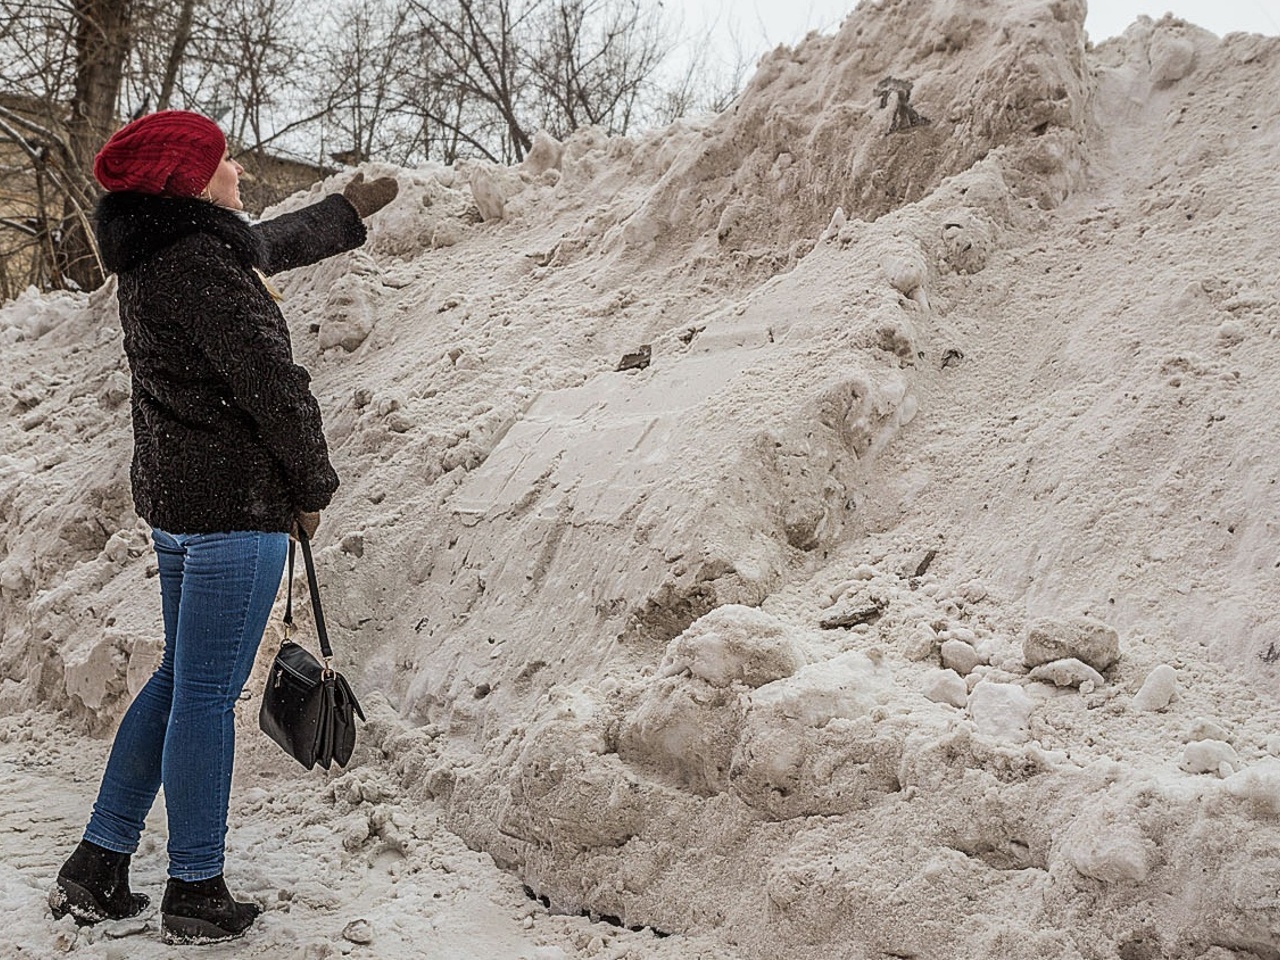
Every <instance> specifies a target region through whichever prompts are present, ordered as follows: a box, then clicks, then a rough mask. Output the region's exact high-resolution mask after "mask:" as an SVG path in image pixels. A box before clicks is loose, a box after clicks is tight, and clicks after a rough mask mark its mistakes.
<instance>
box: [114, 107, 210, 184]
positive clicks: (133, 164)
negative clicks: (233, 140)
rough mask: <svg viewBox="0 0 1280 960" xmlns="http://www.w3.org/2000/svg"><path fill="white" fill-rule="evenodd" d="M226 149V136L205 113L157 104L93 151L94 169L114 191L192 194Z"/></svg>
mask: <svg viewBox="0 0 1280 960" xmlns="http://www.w3.org/2000/svg"><path fill="white" fill-rule="evenodd" d="M226 149H227V140H226V137H224V136H223V135H222V131H221V130H219V129H218V125H217V124H216V123H214V122H213V121H212V120H210V119H209V118H208V117H202V116H200V114H198V113H188V112H187V111H186V110H161V111H160V112H159V113H149V114H147V115H146V116H145V117H139V118H138V119H137V120H134V121H133V122H131V123H128V124H125V125H124V126H123V127H121V128H120V129H119V130H117V131H116V132H115V133H114V134H112V136H111V139H110V140H108V141H107V142H106V144H105V145H104V146H103V147H102V149H101V150H99V151H98V155H97V156H96V157H94V160H93V175H94V177H96V178H97V180H98V182H99V183H100V184H102V185H103V186H104V187H106V188H107V189H108V190H110V191H111V192H112V193H118V192H120V191H122V190H132V191H134V192H136V193H167V194H169V195H171V196H178V197H195V196H199V194H200V192H201V191H202V190H204V188H205V187H207V186H208V185H209V181H210V180H212V179H213V175H214V173H215V172H216V171H217V169H218V164H219V163H221V162H222V155H223V153H224V152H225V151H226Z"/></svg>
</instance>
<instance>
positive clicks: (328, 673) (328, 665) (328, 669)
mask: <svg viewBox="0 0 1280 960" xmlns="http://www.w3.org/2000/svg"><path fill="white" fill-rule="evenodd" d="M332 661H333V657H325V658H324V673H322V674H321V676H322V677H324V679H326V680H328V679H329V678H330V677H332V676H333V663H332Z"/></svg>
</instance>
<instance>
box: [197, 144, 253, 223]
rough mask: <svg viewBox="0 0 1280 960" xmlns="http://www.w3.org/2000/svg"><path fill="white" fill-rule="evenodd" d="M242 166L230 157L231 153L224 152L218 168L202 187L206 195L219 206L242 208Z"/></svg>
mask: <svg viewBox="0 0 1280 960" xmlns="http://www.w3.org/2000/svg"><path fill="white" fill-rule="evenodd" d="M242 173H244V167H242V166H240V164H238V163H236V162H235V161H234V160H232V159H231V154H229V153H224V154H223V155H222V162H221V163H219V164H218V169H217V170H215V171H214V172H213V179H212V180H210V181H209V185H208V186H207V187H205V188H204V192H205V194H206V196H208V198H209V199H210V200H212V201H213V202H214V203H216V204H217V205H218V206H220V207H226V208H227V209H229V210H243V209H244V204H243V203H241V202H240V174H242Z"/></svg>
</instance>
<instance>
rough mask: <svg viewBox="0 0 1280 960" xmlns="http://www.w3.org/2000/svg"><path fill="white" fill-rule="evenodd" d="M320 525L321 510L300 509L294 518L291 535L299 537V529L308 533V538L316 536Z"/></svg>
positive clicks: (294, 537)
mask: <svg viewBox="0 0 1280 960" xmlns="http://www.w3.org/2000/svg"><path fill="white" fill-rule="evenodd" d="M319 527H320V511H319V510H316V511H314V512H312V511H305V510H299V511H298V513H297V515H296V516H295V517H294V518H293V529H292V530H290V531H289V536H291V537H293V539H295V540H297V539H298V531H299V530H301V531H302V532H303V533H305V534H306V535H307V539H308V540H312V539H314V538H315V535H316V530H318V529H319Z"/></svg>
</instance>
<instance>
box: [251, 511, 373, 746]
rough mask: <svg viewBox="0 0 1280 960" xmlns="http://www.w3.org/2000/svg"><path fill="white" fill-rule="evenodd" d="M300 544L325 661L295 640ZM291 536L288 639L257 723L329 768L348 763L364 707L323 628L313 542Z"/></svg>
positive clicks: (270, 678)
mask: <svg viewBox="0 0 1280 960" xmlns="http://www.w3.org/2000/svg"><path fill="white" fill-rule="evenodd" d="M297 543H301V544H302V559H303V560H304V561H305V562H306V565H307V585H308V586H309V587H310V589H311V609H312V610H313V611H314V613H315V618H316V635H317V637H319V640H320V653H321V655H322V656H323V657H324V662H323V663H321V662H320V661H319V660H317V659H316V658H315V657H314V656H312V654H311V653H310V652H309V651H307V650H306V648H304V647H301V646H299V645H298V644H296V643H294V642H293V640H292V636H293V558H294V548H295V546H296V545H297ZM297 543H295V541H293V540H290V541H289V587H288V595H287V596H288V599H287V600H286V601H285V609H284V636H285V639H284V643H282V644H280V650H279V652H278V653H277V654H276V659H275V662H273V663H272V664H271V672H270V674H268V676H267V686H266V688H265V689H264V690H263V691H262V709H261V710H260V711H259V712H258V726H259V727H261V728H262V732H263V733H265V734H266V735H267V736H269V737H270V738H271V739H272V740H274V741H275V742H276V743H278V744H280V746H282V747H283V748H284V751H285V753H287V754H289V756H291V757H293V758H294V759H295V760H297V761H298V762H299V763H301V764H302V765H303V766H304V767H306V768H307V769H308V770H310V769H311V768H312V767H314V766H315V765H316V764H317V763H318V764H320V766H322V767H324V768H325V769H326V770H328V769H329V766H330V764H333V763H336V764H338V766H340V767H345V766H346V765H347V761H348V760H350V759H351V751H352V750H354V749H355V745H356V719H355V718H356V717H357V716H358V717H359V718H360V719H361V720H363V719H364V711H362V710H361V709H360V704H359V703H358V702H357V701H356V695H355V694H354V693H353V692H352V690H351V684H349V683H347V680H346V677H344V676H343V675H342V674H340V673H338V671H336V670H334V669H333V667H332V666H331V664H330V661H331V660H332V659H333V648H332V647H331V646H330V645H329V633H328V631H327V630H325V626H324V614H323V613H322V612H321V610H320V590H319V588H318V586H317V585H316V567H315V563H314V561H313V560H312V559H311V543H310V542H309V541H308V539H307V535H306V534H305V533H303V532H301V531H298V540H297Z"/></svg>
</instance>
